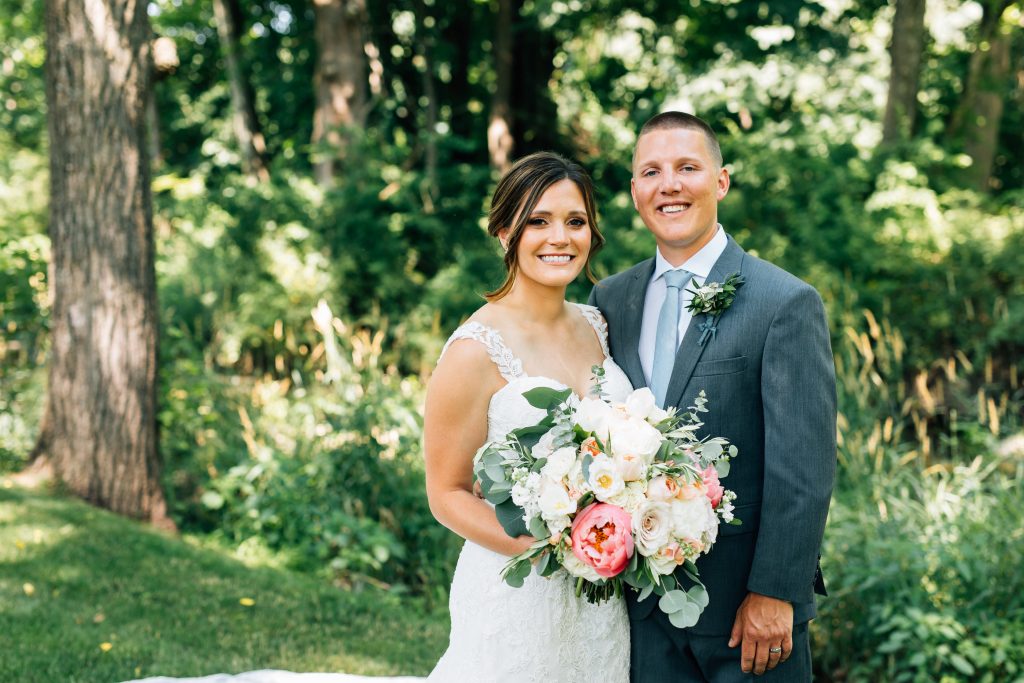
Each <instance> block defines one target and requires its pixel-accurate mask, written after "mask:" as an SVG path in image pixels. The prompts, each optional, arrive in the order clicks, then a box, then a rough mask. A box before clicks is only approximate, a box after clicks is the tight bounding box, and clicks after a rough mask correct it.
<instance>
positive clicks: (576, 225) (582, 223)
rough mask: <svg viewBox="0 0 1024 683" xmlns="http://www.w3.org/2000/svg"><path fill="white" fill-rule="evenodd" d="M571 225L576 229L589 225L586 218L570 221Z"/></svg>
mask: <svg viewBox="0 0 1024 683" xmlns="http://www.w3.org/2000/svg"><path fill="white" fill-rule="evenodd" d="M569 225H571V226H572V227H574V228H584V227H586V225H587V219H586V218H571V219H569Z"/></svg>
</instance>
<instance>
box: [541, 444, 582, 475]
mask: <svg viewBox="0 0 1024 683" xmlns="http://www.w3.org/2000/svg"><path fill="white" fill-rule="evenodd" d="M547 457H548V461H547V462H546V463H545V464H544V467H542V468H541V470H540V473H541V474H543V475H544V476H545V477H548V478H550V479H554V480H555V481H561V479H562V477H565V476H566V475H568V474H569V471H570V470H571V469H572V466H573V465H574V464H575V463H576V449H575V448H572V447H565V448H559V449H558V450H557V451H555V452H553V453H551V454H550V455H548V456H547Z"/></svg>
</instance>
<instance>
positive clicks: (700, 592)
mask: <svg viewBox="0 0 1024 683" xmlns="http://www.w3.org/2000/svg"><path fill="white" fill-rule="evenodd" d="M686 596H687V597H688V598H690V602H692V603H694V604H695V605H697V606H698V607H700V608H702V609H703V608H704V607H707V606H708V602H709V601H710V600H709V598H708V589H707V588H705V587H704V585H703V584H700V583H698V584H697V585H696V586H693V587H692V588H690V590H688V591H686Z"/></svg>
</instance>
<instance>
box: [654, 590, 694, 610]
mask: <svg viewBox="0 0 1024 683" xmlns="http://www.w3.org/2000/svg"><path fill="white" fill-rule="evenodd" d="M688 604H689V601H688V600H687V599H686V593H684V592H683V591H679V590H671V591H669V592H667V593H665V594H664V595H663V596H661V600H659V601H658V607H659V608H660V609H661V611H662V612H664V613H665V614H672V613H673V612H678V611H679V610H681V609H683V608H684V607H685V606H686V605H688Z"/></svg>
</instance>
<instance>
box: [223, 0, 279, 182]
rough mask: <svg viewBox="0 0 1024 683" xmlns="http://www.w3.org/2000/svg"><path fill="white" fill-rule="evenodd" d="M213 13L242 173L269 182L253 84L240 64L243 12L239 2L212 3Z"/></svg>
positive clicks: (231, 0) (264, 144) (225, 0)
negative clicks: (224, 69)
mask: <svg viewBox="0 0 1024 683" xmlns="http://www.w3.org/2000/svg"><path fill="white" fill-rule="evenodd" d="M213 13H214V16H215V17H216V20H217V35H218V36H219V37H220V44H221V47H222V49H223V51H224V61H225V63H226V66H227V72H228V83H229V84H230V85H231V107H232V109H233V114H232V117H231V121H232V125H233V128H234V131H235V138H237V140H238V147H239V149H240V150H241V153H242V169H243V170H244V171H245V172H246V173H247V174H248V175H250V176H252V177H254V178H256V179H257V180H260V181H264V180H269V178H270V172H269V171H268V169H267V162H266V153H267V144H266V141H265V140H264V138H263V132H262V131H261V130H260V122H259V118H258V117H257V116H256V105H255V98H254V96H253V91H252V84H251V83H250V82H249V79H248V78H247V77H246V75H245V70H244V68H243V64H242V54H241V53H242V50H241V45H240V40H241V36H242V8H241V7H240V6H239V4H238V0H213Z"/></svg>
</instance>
